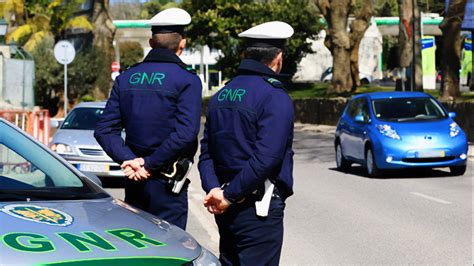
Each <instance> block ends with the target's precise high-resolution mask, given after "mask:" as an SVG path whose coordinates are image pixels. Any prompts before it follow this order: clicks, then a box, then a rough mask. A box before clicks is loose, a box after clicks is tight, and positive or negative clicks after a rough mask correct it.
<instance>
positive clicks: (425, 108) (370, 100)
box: [334, 92, 468, 177]
mask: <svg viewBox="0 0 474 266" xmlns="http://www.w3.org/2000/svg"><path fill="white" fill-rule="evenodd" d="M454 117H455V113H448V112H447V110H446V109H445V108H444V107H443V106H442V105H441V104H440V103H439V102H438V101H437V100H436V99H435V98H433V97H432V96H430V95H428V94H425V93H421V92H375V93H367V94H361V95H357V96H355V97H353V98H352V99H351V100H350V101H349V103H348V104H347V106H346V108H345V110H344V113H343V114H342V116H341V118H340V119H339V123H338V125H337V129H336V136H335V142H334V145H335V149H336V164H337V168H338V169H340V170H347V169H348V168H349V167H350V166H351V164H352V163H358V164H362V165H363V166H366V168H367V173H368V174H369V176H371V177H378V176H380V175H381V172H382V171H383V170H388V169H401V168H411V167H423V168H435V167H449V168H450V171H451V174H452V175H463V174H464V173H465V172H466V164H467V154H468V153H467V150H468V144H467V137H466V134H465V133H464V132H463V131H462V129H461V128H460V127H459V126H458V124H457V123H456V122H454V121H453V118H454Z"/></svg>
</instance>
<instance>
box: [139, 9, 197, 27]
mask: <svg viewBox="0 0 474 266" xmlns="http://www.w3.org/2000/svg"><path fill="white" fill-rule="evenodd" d="M189 23H191V15H189V13H188V12H186V10H183V9H181V8H176V7H172V8H168V9H165V10H163V11H161V12H160V13H158V14H156V15H155V16H154V17H152V18H151V19H150V20H149V21H148V25H151V26H184V25H188V24H189Z"/></svg>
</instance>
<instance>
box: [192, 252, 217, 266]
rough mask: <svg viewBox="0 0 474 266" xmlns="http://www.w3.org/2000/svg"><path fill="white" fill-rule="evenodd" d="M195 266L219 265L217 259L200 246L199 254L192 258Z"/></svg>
mask: <svg viewBox="0 0 474 266" xmlns="http://www.w3.org/2000/svg"><path fill="white" fill-rule="evenodd" d="M193 265H195V266H220V265H221V263H220V262H219V260H218V259H217V258H216V256H214V254H212V253H211V252H210V251H209V250H207V249H205V248H201V255H199V257H198V258H197V259H195V260H193Z"/></svg>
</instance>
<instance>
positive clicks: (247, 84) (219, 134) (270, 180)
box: [199, 21, 294, 265]
mask: <svg viewBox="0 0 474 266" xmlns="http://www.w3.org/2000/svg"><path fill="white" fill-rule="evenodd" d="M292 35H293V28H292V27H291V26H290V25H288V24H287V23H284V22H279V21H273V22H267V23H263V24H260V25H258V26H255V27H253V28H250V29H248V30H247V31H244V32H242V33H240V34H239V36H240V37H242V38H245V45H244V46H245V47H244V50H243V53H242V55H243V60H242V62H241V64H240V66H239V69H238V72H237V75H236V76H235V77H234V78H233V79H232V80H231V81H230V82H228V83H227V84H226V85H225V87H223V88H222V89H221V90H219V91H218V92H217V93H216V94H215V95H214V96H213V97H212V99H211V100H210V102H209V106H208V113H207V120H206V125H205V131H204V137H203V139H202V141H201V156H200V158H199V171H200V174H201V181H202V186H203V189H204V190H205V191H206V192H207V193H208V194H207V196H206V198H205V199H204V205H205V206H206V207H207V209H208V211H209V212H211V213H213V214H215V219H216V223H217V225H218V228H219V234H220V242H219V251H220V260H221V263H222V264H223V265H278V264H279V259H280V254H281V247H282V243H283V212H284V208H285V200H286V198H288V197H289V196H291V195H292V194H293V174H292V172H293V150H292V143H293V114H294V110H293V104H292V102H291V99H290V97H289V96H288V94H287V93H286V91H285V89H284V88H283V85H282V82H281V81H280V80H279V79H281V78H282V77H283V76H282V75H280V71H281V68H282V66H283V48H284V45H285V41H286V39H287V38H289V37H291V36H292Z"/></svg>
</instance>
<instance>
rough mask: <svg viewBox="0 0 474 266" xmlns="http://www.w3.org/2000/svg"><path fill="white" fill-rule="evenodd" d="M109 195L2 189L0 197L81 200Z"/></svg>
mask: <svg viewBox="0 0 474 266" xmlns="http://www.w3.org/2000/svg"><path fill="white" fill-rule="evenodd" d="M105 197H108V195H107V194H105V193H77V192H58V191H57V190H53V189H51V190H0V199H3V198H7V199H8V198H14V199H19V200H27V199H28V198H29V199H30V200H33V199H34V200H38V199H46V200H79V199H97V198H105Z"/></svg>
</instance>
